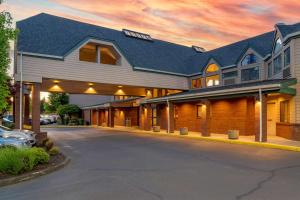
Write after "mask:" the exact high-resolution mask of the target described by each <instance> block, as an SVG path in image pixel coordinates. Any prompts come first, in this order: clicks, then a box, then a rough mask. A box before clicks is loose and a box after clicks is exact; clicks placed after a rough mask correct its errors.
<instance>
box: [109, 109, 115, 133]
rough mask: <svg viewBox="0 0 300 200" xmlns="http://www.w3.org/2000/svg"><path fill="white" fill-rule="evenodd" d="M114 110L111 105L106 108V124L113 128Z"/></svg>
mask: <svg viewBox="0 0 300 200" xmlns="http://www.w3.org/2000/svg"><path fill="white" fill-rule="evenodd" d="M114 118H115V111H114V108H113V107H109V108H108V126H109V127H111V128H113V127H114V126H115V119H114Z"/></svg>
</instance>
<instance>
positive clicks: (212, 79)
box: [205, 63, 220, 87]
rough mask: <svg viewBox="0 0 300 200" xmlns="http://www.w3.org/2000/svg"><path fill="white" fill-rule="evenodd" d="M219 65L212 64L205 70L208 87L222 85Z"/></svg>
mask: <svg viewBox="0 0 300 200" xmlns="http://www.w3.org/2000/svg"><path fill="white" fill-rule="evenodd" d="M219 70H220V68H219V66H218V65H216V64H214V63H213V64H210V65H208V67H207V68H206V70H205V75H206V77H205V83H206V87H212V86H217V85H220V75H219Z"/></svg>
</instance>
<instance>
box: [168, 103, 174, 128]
mask: <svg viewBox="0 0 300 200" xmlns="http://www.w3.org/2000/svg"><path fill="white" fill-rule="evenodd" d="M167 109H168V110H167V115H168V116H167V117H168V130H167V132H168V133H174V130H175V119H174V104H173V103H172V102H169V101H168V107H167Z"/></svg>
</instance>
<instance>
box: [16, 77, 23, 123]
mask: <svg viewBox="0 0 300 200" xmlns="http://www.w3.org/2000/svg"><path fill="white" fill-rule="evenodd" d="M20 99H21V94H20V83H19V82H18V83H16V93H15V99H14V105H15V115H14V121H15V128H16V129H20V128H23V127H20Z"/></svg>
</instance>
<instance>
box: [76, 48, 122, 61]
mask: <svg viewBox="0 0 300 200" xmlns="http://www.w3.org/2000/svg"><path fill="white" fill-rule="evenodd" d="M79 60H80V61H85V62H94V63H100V64H107V65H118V64H120V55H119V54H118V53H117V51H116V50H115V49H114V47H113V46H110V45H103V44H96V43H87V44H85V45H84V46H82V47H81V48H80V49H79Z"/></svg>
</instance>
